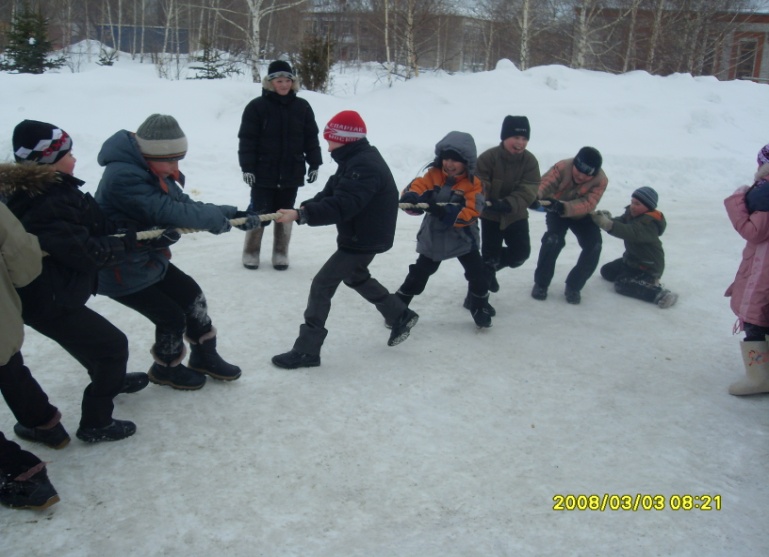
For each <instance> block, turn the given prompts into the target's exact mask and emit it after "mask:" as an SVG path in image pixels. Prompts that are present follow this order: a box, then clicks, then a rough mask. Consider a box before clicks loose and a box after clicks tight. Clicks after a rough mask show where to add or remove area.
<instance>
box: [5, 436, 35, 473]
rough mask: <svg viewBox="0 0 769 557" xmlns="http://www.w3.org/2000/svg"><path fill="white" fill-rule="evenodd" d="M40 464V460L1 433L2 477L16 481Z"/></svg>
mask: <svg viewBox="0 0 769 557" xmlns="http://www.w3.org/2000/svg"><path fill="white" fill-rule="evenodd" d="M38 464H40V459H39V458H37V457H36V456H35V455H33V454H32V453H31V452H29V451H25V450H23V449H22V448H21V447H19V446H18V445H17V444H16V443H14V442H13V441H11V440H10V439H6V438H5V435H3V432H2V431H0V475H1V476H5V477H7V478H9V479H14V478H16V477H18V476H20V475H21V474H23V473H24V472H26V471H27V470H29V469H30V468H34V467H35V466H37V465H38Z"/></svg>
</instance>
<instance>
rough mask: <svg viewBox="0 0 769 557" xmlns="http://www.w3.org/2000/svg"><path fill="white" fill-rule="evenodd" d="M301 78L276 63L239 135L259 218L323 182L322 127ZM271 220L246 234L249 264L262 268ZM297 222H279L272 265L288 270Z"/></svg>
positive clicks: (245, 261) (245, 172) (245, 260)
mask: <svg viewBox="0 0 769 557" xmlns="http://www.w3.org/2000/svg"><path fill="white" fill-rule="evenodd" d="M298 91H299V80H298V79H297V77H296V76H295V75H294V73H293V71H292V69H291V65H290V64H289V63H288V62H284V61H283V60H275V61H274V62H272V63H271V64H270V65H269V67H268V69H267V75H266V76H265V77H264V79H263V80H262V96H261V97H257V98H255V99H253V100H252V101H251V102H249V103H248V105H246V108H245V110H244V111H243V117H242V119H241V123H240V130H239V131H238V139H239V144H238V160H239V162H240V168H241V170H242V171H243V181H244V182H245V183H246V184H248V186H249V187H250V188H251V204H250V206H249V210H251V211H254V212H256V213H259V214H265V213H274V212H275V211H277V210H278V209H281V208H285V207H293V206H294V203H295V202H296V195H297V190H298V189H299V187H301V186H303V185H304V172H305V165H308V166H309V170H308V171H307V183H308V184H311V183H313V182H314V181H315V180H317V178H318V168H319V167H320V165H321V164H323V158H322V156H321V152H320V143H319V140H318V124H317V123H316V122H315V114H314V113H313V111H312V107H311V106H310V103H308V102H307V101H306V100H305V99H302V98H299V97H298V96H297V92H298ZM269 224H270V221H269V220H267V221H264V222H262V225H261V226H259V227H257V228H254V229H253V230H250V231H248V232H247V233H246V238H245V241H244V243H243V256H242V261H243V266H244V267H245V268H247V269H258V268H259V252H260V250H261V246H262V236H263V235H264V229H265V228H266V227H267V226H269ZM292 225H293V222H291V221H285V222H283V221H278V222H276V223H275V232H274V236H273V249H272V266H273V267H274V268H275V269H277V270H278V271H284V270H286V269H288V244H289V241H290V240H291V227H292Z"/></svg>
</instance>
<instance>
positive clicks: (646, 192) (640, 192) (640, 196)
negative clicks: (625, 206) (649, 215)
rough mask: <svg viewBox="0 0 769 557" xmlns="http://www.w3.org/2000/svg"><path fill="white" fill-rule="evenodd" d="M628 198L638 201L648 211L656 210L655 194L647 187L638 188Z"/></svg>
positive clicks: (657, 199)
mask: <svg viewBox="0 0 769 557" xmlns="http://www.w3.org/2000/svg"><path fill="white" fill-rule="evenodd" d="M630 197H635V198H636V199H637V200H638V201H640V202H641V203H643V204H644V205H646V208H647V209H649V210H650V211H653V210H654V209H656V208H657V202H658V201H659V196H658V195H657V192H656V191H654V188H650V187H649V186H643V187H640V188H638V189H637V190H635V191H634V192H633V194H632V195H631V196H630Z"/></svg>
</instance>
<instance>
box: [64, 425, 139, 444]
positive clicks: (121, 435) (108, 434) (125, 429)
mask: <svg viewBox="0 0 769 557" xmlns="http://www.w3.org/2000/svg"><path fill="white" fill-rule="evenodd" d="M134 433H136V424H135V423H133V422H129V421H128V420H112V423H111V424H109V425H106V426H104V427H82V426H81V427H79V428H78V429H77V432H76V433H75V435H77V438H78V439H80V440H81V441H85V442H86V443H99V442H101V441H120V440H121V439H125V438H126V437H131V435H133V434H134Z"/></svg>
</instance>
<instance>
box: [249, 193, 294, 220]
mask: <svg viewBox="0 0 769 557" xmlns="http://www.w3.org/2000/svg"><path fill="white" fill-rule="evenodd" d="M297 191H299V188H251V205H249V207H248V208H249V209H250V210H252V211H256V212H257V213H259V214H260V215H261V214H266V213H276V212H277V211H278V209H291V208H292V207H293V206H294V203H296V194H297ZM271 222H272V221H269V220H265V221H262V228H264V227H266V226H269V225H270V223H271Z"/></svg>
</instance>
